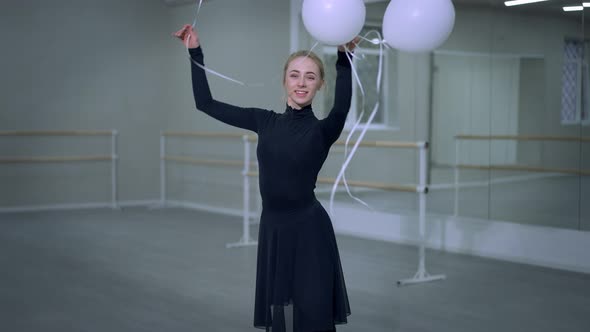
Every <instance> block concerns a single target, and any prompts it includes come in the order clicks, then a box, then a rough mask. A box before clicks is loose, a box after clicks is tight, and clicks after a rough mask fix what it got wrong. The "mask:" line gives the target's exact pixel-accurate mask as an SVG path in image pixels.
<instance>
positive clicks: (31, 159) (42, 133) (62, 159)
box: [0, 130, 118, 209]
mask: <svg viewBox="0 0 590 332" xmlns="http://www.w3.org/2000/svg"><path fill="white" fill-rule="evenodd" d="M9 136H12V137H25V136H29V137H46V136H63V137H68V136H73V137H74V136H110V137H111V155H95V156H26V157H22V156H18V157H16V156H1V157H0V164H18V163H69V162H91V161H94V162H96V161H110V162H111V207H112V208H113V209H116V208H118V203H117V159H118V156H117V131H116V130H5V131H0V137H9Z"/></svg>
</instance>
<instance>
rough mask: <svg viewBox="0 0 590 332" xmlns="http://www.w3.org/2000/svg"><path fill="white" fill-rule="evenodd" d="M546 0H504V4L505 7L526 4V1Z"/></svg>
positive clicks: (539, 0) (537, 0)
mask: <svg viewBox="0 0 590 332" xmlns="http://www.w3.org/2000/svg"><path fill="white" fill-rule="evenodd" d="M541 1H547V0H512V1H505V2H504V5H505V6H506V7H510V6H518V5H526V4H527V3H534V2H541Z"/></svg>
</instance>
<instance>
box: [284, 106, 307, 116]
mask: <svg viewBox="0 0 590 332" xmlns="http://www.w3.org/2000/svg"><path fill="white" fill-rule="evenodd" d="M285 114H289V115H292V116H297V117H299V116H307V115H310V114H313V110H312V109H311V104H309V105H307V106H303V108H301V109H296V108H293V107H291V106H289V104H287V109H286V110H285Z"/></svg>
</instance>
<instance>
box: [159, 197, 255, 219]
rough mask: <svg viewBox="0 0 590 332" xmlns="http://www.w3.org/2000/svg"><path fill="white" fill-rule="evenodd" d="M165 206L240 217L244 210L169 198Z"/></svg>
mask: <svg viewBox="0 0 590 332" xmlns="http://www.w3.org/2000/svg"><path fill="white" fill-rule="evenodd" d="M164 206H165V207H180V208H185V209H191V210H199V211H206V212H211V213H218V214H224V215H228V216H235V217H242V216H243V215H244V211H243V210H242V209H232V208H225V207H218V206H212V205H208V204H199V203H193V202H186V201H175V200H169V201H166V204H165V205H164ZM257 217H258V213H257V212H256V211H254V212H250V218H257Z"/></svg>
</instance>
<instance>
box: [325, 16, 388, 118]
mask: <svg viewBox="0 0 590 332" xmlns="http://www.w3.org/2000/svg"><path fill="white" fill-rule="evenodd" d="M371 29H374V28H372V27H365V28H364V29H363V31H361V33H360V35H361V36H364V35H365V34H366V33H367V32H369V31H370V30H371ZM375 36H376V35H374V34H370V35H369V36H368V38H369V39H371V38H374V37H375ZM336 52H337V48H336V47H333V46H326V47H324V48H323V54H324V65H325V69H326V82H335V80H336V70H335V63H336V59H337V56H336ZM389 52H390V51H388V50H387V49H385V48H384V50H383V69H382V70H383V71H382V73H381V77H382V78H381V100H380V105H379V109H378V110H377V114H376V115H375V117H374V118H373V122H372V123H371V124H370V126H369V129H386V128H388V127H389V126H388V125H389V123H388V118H389V114H388V111H387V110H388V109H389V108H388V98H387V93H386V91H388V89H389V80H388V77H389V66H388V64H389V57H390V54H389ZM352 59H353V65H354V67H355V69H356V73H357V74H358V77H359V80H360V82H361V85H362V87H363V90H364V93H365V98H364V105H363V95H362V92H361V89H360V87H359V85H358V82H357V79H356V78H355V76H354V73H353V78H352V81H353V95H352V105H351V108H350V112H349V115H348V118H347V120H346V125H345V129H352V127H353V126H354V124H355V122H356V121H357V120H358V118H359V117H360V116H361V113H362V111H363V106H364V115H363V117H362V119H361V124H360V125H359V128H363V124H366V123H367V120H368V119H369V116H370V114H371V112H372V111H373V107H374V106H375V104H376V102H377V98H378V96H377V85H376V84H377V74H378V71H379V46H378V45H373V44H371V43H368V42H363V43H362V44H361V48H358V49H356V50H355V57H353V58H352ZM333 87H334V85H333V84H332V85H330V86H327V87H326V89H324V102H323V106H324V114H325V115H327V114H328V112H329V111H330V109H331V108H332V105H333V104H334V88H333Z"/></svg>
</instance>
